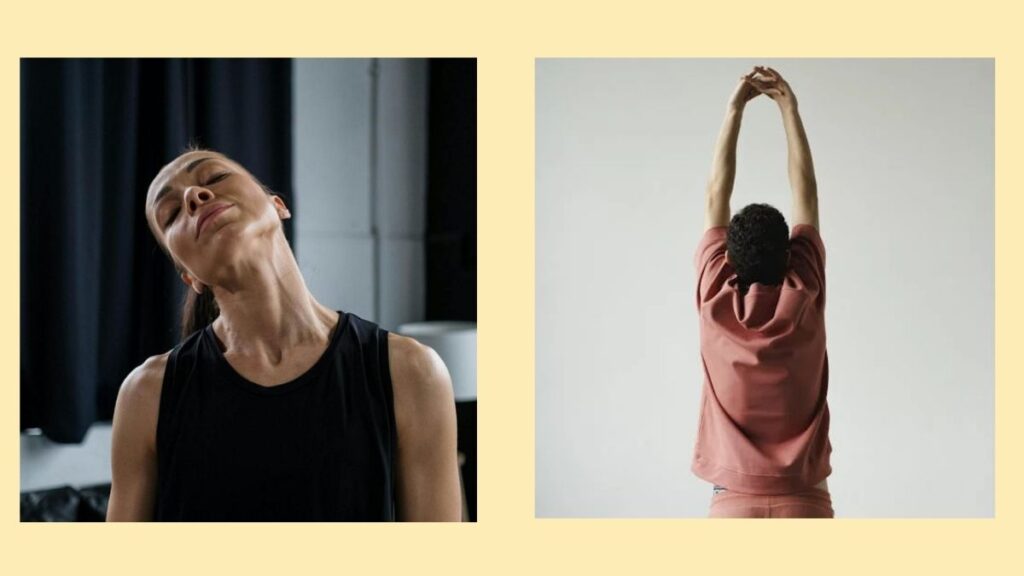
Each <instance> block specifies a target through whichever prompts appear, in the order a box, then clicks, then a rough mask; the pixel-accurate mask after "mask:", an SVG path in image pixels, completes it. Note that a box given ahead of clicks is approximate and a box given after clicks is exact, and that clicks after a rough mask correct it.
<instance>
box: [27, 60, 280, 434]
mask: <svg viewBox="0 0 1024 576" xmlns="http://www.w3.org/2000/svg"><path fill="white" fill-rule="evenodd" d="M291 98H292V97H291V62H290V61H289V60H284V59H281V60H234V59H230V60H221V59H217V60H212V59H211V60H164V59H23V60H22V61H21V428H22V430H24V429H26V428H41V429H42V430H43V432H44V433H45V434H46V436H48V437H49V438H50V439H52V440H54V441H56V442H65V443H77V442H81V440H82V438H83V437H84V436H85V433H86V431H87V430H88V428H89V426H91V425H92V424H93V422H95V421H97V420H109V419H110V418H111V417H112V415H113V408H114V401H115V398H116V395H117V390H118V388H119V386H120V384H121V382H122V381H123V380H124V378H125V376H126V375H127V374H128V373H129V372H130V371H131V370H132V369H133V368H134V367H135V366H138V365H139V364H141V363H142V361H143V360H145V358H146V357H148V356H151V355H154V354H159V353H163V352H166V351H167V350H169V349H170V348H171V347H173V346H174V345H175V344H176V343H177V333H178V330H179V324H178V323H179V317H178V315H179V311H180V307H181V302H182V298H183V296H184V290H183V288H184V285H183V284H182V282H181V280H180V279H179V278H178V276H177V274H176V273H175V271H174V268H173V266H172V265H171V263H170V261H169V260H168V259H167V258H166V256H164V254H163V253H162V252H161V251H160V249H159V248H158V247H157V245H156V242H155V241H154V240H153V238H152V234H151V233H150V231H149V228H148V226H147V225H146V221H145V217H144V213H143V205H144V201H145V195H146V190H147V188H148V186H149V183H150V181H151V180H152V178H153V177H154V176H156V173H157V172H158V171H159V169H160V168H161V167H162V166H163V165H164V164H166V163H167V162H169V161H170V160H172V159H173V158H174V157H175V156H177V155H178V154H180V153H181V152H182V151H184V149H185V148H186V146H188V145H189V144H190V143H192V144H197V145H199V146H203V147H207V148H212V149H215V150H217V151H220V152H223V153H225V154H227V155H228V156H230V157H232V158H234V159H235V160H237V161H238V162H239V163H241V164H242V165H243V166H245V167H246V168H247V169H248V170H249V171H250V172H252V173H253V174H254V175H256V177H257V178H259V179H260V180H261V181H262V182H263V183H264V184H266V185H267V186H269V187H270V188H272V189H273V190H274V191H276V192H278V193H280V194H281V195H282V196H283V198H284V199H285V201H286V202H289V204H291V201H292V198H291V196H290V192H291V183H292V174H291V149H292V146H291ZM292 212H293V213H294V212H295V210H294V206H292ZM286 224H287V225H286V234H287V235H288V237H289V240H290V239H291V226H290V221H286Z"/></svg>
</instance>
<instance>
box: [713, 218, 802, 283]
mask: <svg viewBox="0 0 1024 576" xmlns="http://www.w3.org/2000/svg"><path fill="white" fill-rule="evenodd" d="M726 248H727V249H728V252H729V263H730V264H732V266H733V268H735V269H736V275H737V276H738V277H739V283H740V287H741V288H742V289H744V290H745V289H746V288H747V287H748V286H750V285H751V284H753V283H755V282H757V283H758V284H772V285H774V284H781V283H782V280H783V278H785V275H786V266H787V265H788V259H789V226H788V225H787V224H786V218H785V217H784V216H783V215H782V213H781V212H779V211H778V210H776V209H775V208H774V207H772V206H770V205H768V204H750V205H748V206H746V207H745V208H743V209H742V210H740V211H739V212H737V213H736V214H735V215H733V217H732V220H731V221H730V222H729V232H728V236H727V239H726Z"/></svg>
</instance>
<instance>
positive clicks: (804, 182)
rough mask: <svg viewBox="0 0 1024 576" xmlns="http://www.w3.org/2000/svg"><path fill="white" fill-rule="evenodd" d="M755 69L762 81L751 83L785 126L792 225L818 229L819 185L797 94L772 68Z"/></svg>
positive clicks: (752, 80)
mask: <svg viewBox="0 0 1024 576" xmlns="http://www.w3.org/2000/svg"><path fill="white" fill-rule="evenodd" d="M755 70H756V71H757V72H758V73H759V74H762V75H764V78H752V79H751V81H750V82H751V84H753V85H754V87H755V88H757V89H758V90H760V91H761V92H763V93H764V94H766V95H767V96H769V97H770V98H771V99H772V100H775V102H776V103H777V104H778V105H779V110H780V111H781V112H782V122H783V124H784V125H785V127H786V142H787V148H788V150H789V185H790V187H791V188H792V189H793V222H792V223H793V225H794V226H796V225H797V224H810V225H811V226H814V227H815V228H818V229H819V230H820V228H819V226H818V183H817V180H815V178H814V162H813V161H812V160H811V147H810V145H809V144H808V143H807V133H806V132H804V124H803V121H802V120H801V119H800V111H799V108H798V106H797V101H796V95H795V94H794V93H793V89H792V88H791V87H790V86H789V83H788V82H786V80H785V79H783V78H782V76H781V75H780V74H779V73H778V72H776V71H775V70H774V69H772V68H767V67H763V66H758V67H756V68H755Z"/></svg>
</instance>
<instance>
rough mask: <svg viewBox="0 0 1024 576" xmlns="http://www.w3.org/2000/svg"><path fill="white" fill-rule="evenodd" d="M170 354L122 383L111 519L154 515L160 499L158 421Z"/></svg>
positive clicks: (117, 407)
mask: <svg viewBox="0 0 1024 576" xmlns="http://www.w3.org/2000/svg"><path fill="white" fill-rule="evenodd" d="M166 365H167V354H163V355H160V356H154V357H152V358H150V359H148V360H146V362H145V363H143V364H142V365H141V366H139V367H138V368H136V369H135V370H133V371H132V373H131V374H129V375H128V377H127V378H125V380H124V383H123V384H121V389H120V390H118V393H117V403H116V404H115V406H114V422H113V428H112V431H111V432H112V437H113V438H112V440H111V442H112V446H111V469H112V472H113V479H112V481H111V486H110V500H109V502H108V504H107V522H131V521H148V520H152V519H153V506H154V503H155V500H156V470H157V466H156V422H157V416H158V411H159V408H160V390H161V388H162V387H163V376H164V368H165V367H166Z"/></svg>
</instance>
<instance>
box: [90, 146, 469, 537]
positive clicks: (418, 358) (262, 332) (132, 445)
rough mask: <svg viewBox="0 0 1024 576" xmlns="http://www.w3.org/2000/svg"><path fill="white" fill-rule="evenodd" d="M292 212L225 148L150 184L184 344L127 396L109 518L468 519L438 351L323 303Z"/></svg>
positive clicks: (116, 438) (134, 380)
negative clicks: (292, 227)
mask: <svg viewBox="0 0 1024 576" xmlns="http://www.w3.org/2000/svg"><path fill="white" fill-rule="evenodd" d="M290 216H291V215H290V213H289V211H288V208H287V206H285V203H284V202H283V201H282V200H281V198H279V197H278V196H276V195H274V194H272V193H271V192H270V191H269V190H267V189H266V188H265V187H264V186H263V185H262V184H261V183H260V182H259V181H258V180H257V179H256V178H255V177H254V176H252V175H251V174H249V172H248V171H246V170H245V168H243V167H242V166H240V165H239V164H238V163H236V162H234V161H232V160H231V159H229V158H227V157H226V156H224V155H223V154H219V153H216V152H213V151H208V150H190V151H188V152H186V153H184V154H182V155H181V156H179V157H178V158H176V159H174V160H173V161H172V162H171V163H170V164H168V165H167V166H165V167H164V168H163V169H162V170H161V171H160V173H159V174H158V175H157V176H156V178H155V179H154V180H153V182H152V184H151V185H150V188H149V192H148V194H147V198H146V220H147V222H148V223H149V226H150V229H151V231H152V232H153V235H154V236H155V238H156V240H157V243H158V244H159V245H160V246H161V247H162V248H163V249H164V251H165V252H166V253H167V255H168V256H169V257H170V258H171V260H172V261H173V262H174V265H175V267H176V268H177V269H178V271H179V272H180V274H181V279H182V281H183V282H184V283H185V285H186V286H187V287H188V289H189V298H188V300H187V302H186V310H185V313H184V314H183V316H184V317H183V330H182V334H183V340H182V342H181V343H180V344H178V345H177V346H175V348H174V349H172V350H170V351H169V352H167V353H164V354H161V355H158V356H153V357H151V358H149V359H148V360H146V362H144V363H143V364H142V365H141V366H139V367H138V368H136V369H135V370H134V371H133V372H132V373H131V374H129V375H128V377H127V378H126V379H125V381H124V383H123V384H122V386H121V389H120V392H119V393H118V398H117V403H116V407H115V410H114V420H113V440H112V443H113V455H112V458H113V462H112V468H113V481H112V486H111V494H110V501H109V505H108V511H107V520H108V521H119V520H157V521H174V520H224V521H232V520H254V521H259V520H307V521H316V520H320V521H332V520H394V519H398V520H459V519H460V517H461V493H460V488H459V476H458V464H457V460H456V449H455V405H454V400H453V395H452V389H451V382H450V378H449V376H448V372H447V370H446V368H445V366H444V363H443V362H442V361H441V359H440V358H439V357H438V355H437V354H436V353H435V352H434V351H433V350H431V349H430V348H428V347H425V346H423V345H421V344H419V343H418V342H416V341H415V340H412V339H410V338H405V337H402V336H398V335H396V334H392V333H389V332H387V331H385V330H383V329H381V328H379V327H378V326H377V325H375V324H373V323H371V322H368V321H366V320H363V319H361V318H359V317H358V316H356V315H354V314H351V313H345V312H337V311H334V310H331V309H330V308H327V307H325V306H323V305H322V304H320V303H319V302H317V301H316V299H315V298H314V297H313V295H312V294H311V293H310V292H309V290H308V289H307V288H306V284H305V282H304V281H303V278H302V274H301V273H300V271H299V268H298V265H297V264H296V261H295V257H294V255H293V254H292V251H291V248H290V246H289V245H288V242H287V240H286V239H285V236H284V232H283V227H282V220H284V219H286V218H290Z"/></svg>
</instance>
